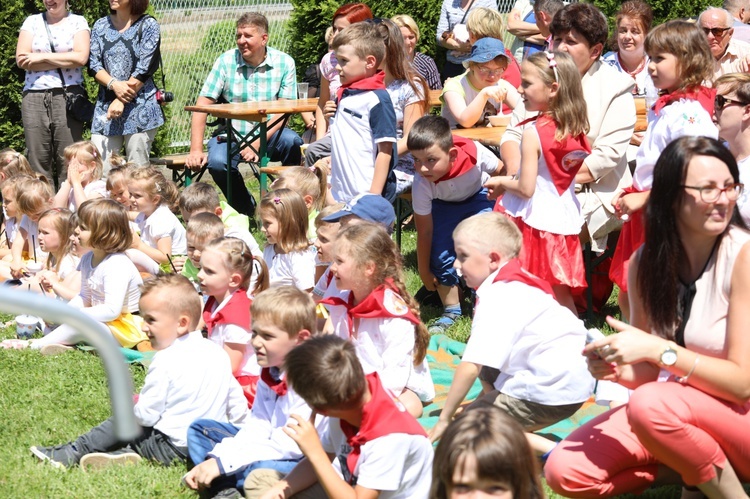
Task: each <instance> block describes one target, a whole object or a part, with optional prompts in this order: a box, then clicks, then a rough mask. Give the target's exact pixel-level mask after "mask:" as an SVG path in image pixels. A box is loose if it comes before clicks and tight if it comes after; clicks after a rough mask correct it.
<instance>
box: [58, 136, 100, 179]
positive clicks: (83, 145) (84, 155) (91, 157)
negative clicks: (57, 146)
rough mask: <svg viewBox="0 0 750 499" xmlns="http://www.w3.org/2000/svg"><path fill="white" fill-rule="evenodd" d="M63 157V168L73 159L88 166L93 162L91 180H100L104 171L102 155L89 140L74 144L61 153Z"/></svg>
mask: <svg viewBox="0 0 750 499" xmlns="http://www.w3.org/2000/svg"><path fill="white" fill-rule="evenodd" d="M63 156H64V157H65V168H67V167H68V165H70V162H71V161H73V158H77V159H78V160H79V161H80V162H81V163H84V164H85V165H86V166H88V165H89V164H90V163H91V162H92V161H93V162H94V171H93V173H92V174H91V180H92V181H93V180H99V179H100V178H102V172H103V171H104V164H103V163H102V155H101V154H100V153H99V150H98V149H97V148H96V146H95V145H94V143H93V142H91V141H90V140H82V141H80V142H74V143H72V144H70V145H69V146H68V147H66V148H65V151H63Z"/></svg>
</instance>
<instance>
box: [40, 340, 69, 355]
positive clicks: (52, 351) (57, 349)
mask: <svg viewBox="0 0 750 499" xmlns="http://www.w3.org/2000/svg"><path fill="white" fill-rule="evenodd" d="M71 350H73V347H70V346H68V345H58V344H54V343H53V344H51V345H44V346H43V347H42V348H40V349H39V353H41V354H42V355H60V354H61V353H65V352H69V351H71Z"/></svg>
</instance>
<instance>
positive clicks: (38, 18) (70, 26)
mask: <svg viewBox="0 0 750 499" xmlns="http://www.w3.org/2000/svg"><path fill="white" fill-rule="evenodd" d="M21 31H28V32H30V33H31V34H32V36H33V38H32V40H31V51H32V52H34V53H50V52H52V50H51V49H50V43H49V36H47V30H46V29H45V28H44V20H43V19H42V15H41V14H34V15H31V16H29V17H27V18H26V20H25V21H24V22H23V24H22V25H21ZM49 31H50V33H51V34H52V40H53V42H54V44H55V52H58V53H62V52H72V51H73V39H74V37H75V35H76V33H78V32H79V31H90V30H89V25H88V23H87V22H86V19H84V18H83V16H79V15H76V14H68V16H67V17H66V18H65V19H63V20H61V21H60V22H57V23H55V24H50V25H49ZM61 70H62V72H63V76H64V77H65V85H80V84H81V83H82V82H83V73H82V71H81V68H61ZM62 86H63V84H62V82H60V73H59V72H58V71H57V69H48V70H46V71H26V79H25V81H24V86H23V89H24V90H46V89H48V88H61V87H62Z"/></svg>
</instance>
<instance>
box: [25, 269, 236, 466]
mask: <svg viewBox="0 0 750 499" xmlns="http://www.w3.org/2000/svg"><path fill="white" fill-rule="evenodd" d="M200 310H201V307H200V299H199V298H198V294H197V293H196V292H195V289H193V286H192V284H190V281H188V280H187V279H186V278H185V277H183V276H179V275H173V274H168V275H161V276H157V277H154V278H152V279H149V280H148V281H146V282H145V283H144V284H143V286H142V287H141V300H140V311H141V316H142V317H143V331H144V332H145V333H146V335H147V336H148V338H149V340H150V341H151V346H152V347H153V348H154V350H156V351H157V352H156V355H154V358H153V361H152V362H151V365H150V367H149V369H148V373H147V374H146V380H145V382H144V385H143V388H142V389H141V392H140V395H139V397H138V402H137V403H136V404H135V407H134V408H133V411H134V412H135V417H136V420H137V421H138V423H139V424H140V425H141V426H142V427H143V432H142V433H141V435H140V436H139V437H137V438H136V439H134V440H133V441H131V442H123V441H120V440H119V439H118V438H117V437H116V435H115V431H114V421H113V420H112V418H110V419H107V420H106V421H105V422H103V423H102V424H100V425H99V426H97V427H95V428H93V429H92V430H91V431H89V432H88V433H86V434H85V435H82V436H80V437H78V438H77V439H76V440H75V441H73V442H69V443H67V444H63V445H58V446H53V447H36V446H35V447H32V448H31V452H32V453H33V454H34V455H35V456H36V457H38V458H39V459H41V460H43V461H49V462H50V463H52V464H53V465H54V466H56V467H58V468H67V467H70V466H74V465H76V464H80V465H81V467H82V468H86V467H93V468H97V467H101V466H105V465H107V464H109V463H115V462H117V463H127V462H136V461H140V459H141V457H145V458H147V459H150V460H153V461H156V462H158V463H160V464H162V465H165V466H168V465H170V464H172V463H173V462H174V461H175V460H178V461H183V462H184V461H185V460H186V459H187V429H188V426H189V425H190V423H191V422H193V421H195V420H196V419H199V418H210V419H215V420H217V421H231V422H232V423H241V422H243V421H244V420H245V417H246V415H247V401H246V400H245V397H244V396H243V395H242V390H241V389H240V386H239V384H238V383H237V381H236V380H235V379H234V377H233V376H232V370H231V368H230V366H229V357H227V355H226V353H225V352H224V351H223V350H222V349H221V348H220V347H218V346H216V345H214V344H213V343H212V342H211V341H209V340H206V339H204V338H203V337H202V336H201V333H200V331H196V330H195V328H196V326H197V325H198V319H199V318H200Z"/></svg>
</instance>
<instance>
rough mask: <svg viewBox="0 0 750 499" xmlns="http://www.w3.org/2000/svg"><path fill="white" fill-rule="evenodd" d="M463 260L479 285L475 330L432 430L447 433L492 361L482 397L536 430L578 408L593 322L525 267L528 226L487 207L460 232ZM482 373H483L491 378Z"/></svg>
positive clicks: (587, 378)
mask: <svg viewBox="0 0 750 499" xmlns="http://www.w3.org/2000/svg"><path fill="white" fill-rule="evenodd" d="M453 239H454V240H455V242H456V253H457V254H458V258H457V260H456V262H457V263H456V267H457V268H458V269H460V270H461V273H462V274H463V276H464V278H465V279H466V283H467V284H468V285H469V286H471V287H472V288H474V289H476V290H477V306H476V310H475V312H474V320H473V322H472V326H471V336H470V337H469V341H468V343H467V345H466V351H465V352H464V355H463V357H462V359H461V363H460V364H459V366H458V368H456V374H455V375H454V377H453V382H452V383H451V387H450V389H449V391H448V398H447V399H446V402H445V406H444V407H443V410H442V412H441V413H440V417H439V419H438V422H437V424H436V425H435V427H434V429H433V430H432V433H431V434H430V438H431V439H432V440H433V441H434V440H437V439H439V438H440V436H441V435H442V433H443V431H445V428H446V427H447V426H448V423H449V422H450V421H451V419H453V414H454V413H455V411H456V409H457V408H458V406H459V404H460V403H461V402H462V401H463V400H464V397H466V394H467V392H468V391H469V388H471V385H472V384H474V381H476V379H477V376H479V374H480V371H482V370H483V369H484V368H489V370H494V371H495V372H496V373H497V372H498V371H499V374H497V375H496V376H492V378H491V379H493V380H494V383H493V386H489V384H487V383H483V384H484V385H485V390H484V391H485V394H484V395H483V396H482V397H481V398H480V399H478V400H477V401H476V402H475V404H478V405H481V404H483V403H491V404H493V405H496V406H498V407H500V408H501V409H503V410H504V411H506V412H507V413H508V414H509V415H510V416H512V417H513V418H514V419H515V420H516V421H518V422H519V423H521V426H523V427H524V429H525V430H526V431H536V430H539V429H541V428H544V427H546V426H549V425H551V424H554V423H557V422H558V421H561V420H563V419H565V418H567V417H570V416H571V415H572V414H573V413H574V412H576V411H577V410H578V409H579V408H580V407H581V405H582V404H583V402H585V401H586V399H587V398H588V397H589V395H590V394H591V390H592V388H593V382H594V380H593V378H592V377H591V375H590V374H589V372H588V369H587V367H586V361H585V359H584V358H583V357H582V356H581V348H582V347H581V346H582V345H585V343H586V327H585V326H584V325H583V323H582V322H581V321H580V320H579V319H578V318H577V317H576V316H575V315H573V314H572V313H571V312H570V310H568V309H567V308H566V307H564V306H562V305H560V304H559V303H558V302H557V301H556V300H555V298H554V296H553V293H552V286H551V285H550V284H549V283H548V282H546V281H544V280H542V279H540V278H538V277H536V276H534V275H533V274H530V273H528V272H526V271H525V270H523V269H522V268H521V264H520V261H519V260H518V253H519V251H520V250H521V241H522V236H521V231H520V229H519V228H518V227H517V226H516V225H515V224H514V223H513V221H511V220H509V219H508V218H506V217H505V216H504V215H502V214H500V213H497V212H492V213H482V214H480V215H476V216H473V217H471V218H469V219H467V220H464V221H463V222H461V223H460V224H459V225H458V227H456V230H455V231H454V232H453ZM486 374H487V373H482V377H483V379H485V378H488V376H486Z"/></svg>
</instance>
